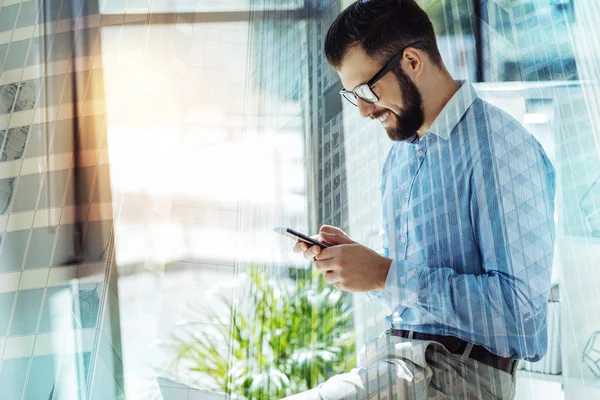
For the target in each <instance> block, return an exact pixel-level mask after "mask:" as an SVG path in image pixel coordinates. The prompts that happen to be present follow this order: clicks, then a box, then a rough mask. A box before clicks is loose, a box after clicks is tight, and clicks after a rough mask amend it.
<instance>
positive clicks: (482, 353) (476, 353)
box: [387, 329, 519, 375]
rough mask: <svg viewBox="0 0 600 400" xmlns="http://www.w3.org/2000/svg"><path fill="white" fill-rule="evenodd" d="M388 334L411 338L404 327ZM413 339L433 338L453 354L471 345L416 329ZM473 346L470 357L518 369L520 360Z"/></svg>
mask: <svg viewBox="0 0 600 400" xmlns="http://www.w3.org/2000/svg"><path fill="white" fill-rule="evenodd" d="M387 334H388V335H392V336H401V337H404V338H411V331H407V330H404V329H388V330H387ZM412 339H416V340H432V341H434V342H438V343H441V344H443V345H444V347H445V348H446V349H448V351H449V352H451V353H453V354H464V352H465V350H466V349H467V347H468V346H469V342H465V341H464V340H462V339H459V338H457V337H454V336H442V335H432V334H428V333H420V332H414V331H412ZM472 346H473V347H472V348H471V351H470V353H469V357H470V358H472V359H473V360H476V361H479V362H482V363H484V364H486V365H489V366H490V367H493V368H496V369H499V370H501V371H504V372H508V373H509V374H511V375H512V374H513V372H514V371H515V370H516V369H517V363H518V362H519V360H515V359H513V358H504V357H500V356H497V355H495V354H493V353H490V352H489V351H488V350H487V349H486V348H485V347H481V346H478V345H472Z"/></svg>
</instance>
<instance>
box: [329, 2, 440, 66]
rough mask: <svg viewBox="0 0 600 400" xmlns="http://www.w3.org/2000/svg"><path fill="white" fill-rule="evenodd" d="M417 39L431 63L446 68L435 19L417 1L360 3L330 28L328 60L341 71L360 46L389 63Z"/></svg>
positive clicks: (369, 53) (342, 15)
mask: <svg viewBox="0 0 600 400" xmlns="http://www.w3.org/2000/svg"><path fill="white" fill-rule="evenodd" d="M417 40H421V41H422V42H423V44H424V47H423V51H425V53H427V55H428V56H429V58H430V59H431V61H432V62H433V63H434V64H435V65H436V66H437V67H439V68H442V67H443V62H442V57H441V55H440V52H439V50H438V47H437V42H436V39H435V32H434V30H433V25H432V24H431V20H430V19H429V17H428V16H427V14H426V13H425V11H423V9H421V7H419V5H418V4H417V3H416V2H415V1H414V0H359V1H356V2H354V3H352V4H351V5H349V6H348V7H347V8H346V9H345V10H344V11H342V12H341V13H340V15H338V16H337V17H336V18H335V20H334V21H333V23H332V24H331V26H330V27H329V30H328V31H327V36H326V37H325V46H324V47H325V57H327V61H328V62H329V64H330V65H331V66H332V67H333V68H336V69H337V68H339V67H340V65H341V63H342V60H343V59H344V57H345V55H346V52H347V51H348V49H349V48H351V47H353V46H354V45H356V44H360V45H361V46H362V48H363V49H364V51H365V52H366V53H367V55H368V56H369V57H371V58H373V59H376V60H379V61H381V62H387V61H388V60H390V59H391V58H392V57H394V56H395V55H396V54H398V52H399V51H400V50H402V48H403V47H405V46H407V45H409V44H411V43H412V42H415V41H417Z"/></svg>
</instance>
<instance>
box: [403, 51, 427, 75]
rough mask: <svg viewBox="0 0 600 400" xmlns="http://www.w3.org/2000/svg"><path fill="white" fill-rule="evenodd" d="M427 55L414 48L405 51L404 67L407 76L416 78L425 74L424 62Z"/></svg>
mask: <svg viewBox="0 0 600 400" xmlns="http://www.w3.org/2000/svg"><path fill="white" fill-rule="evenodd" d="M424 57H425V55H424V54H423V53H422V52H421V51H419V50H417V49H413V48H412V47H409V48H407V49H406V50H404V56H403V57H402V67H403V68H404V71H405V72H406V74H407V75H409V76H411V77H412V78H416V77H418V76H419V75H421V74H422V73H423V61H424Z"/></svg>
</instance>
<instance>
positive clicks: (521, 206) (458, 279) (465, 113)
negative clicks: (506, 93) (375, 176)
mask: <svg viewBox="0 0 600 400" xmlns="http://www.w3.org/2000/svg"><path fill="white" fill-rule="evenodd" d="M459 84H461V87H460V89H459V90H458V92H456V93H455V94H454V96H453V97H452V98H451V99H450V101H449V102H448V103H447V104H446V106H445V107H444V109H443V110H442V112H441V113H440V115H439V116H438V117H437V118H436V120H435V122H434V123H433V125H432V126H431V128H430V129H429V131H428V132H427V134H426V135H424V136H423V137H422V138H420V139H419V138H418V137H417V136H416V135H415V136H414V137H413V138H412V139H411V140H408V141H406V142H395V143H394V144H393V145H392V148H391V149H390V152H389V154H388V156H387V159H386V161H385V164H384V167H383V173H382V181H381V187H380V188H381V196H382V206H383V208H382V230H381V235H382V243H383V249H382V250H380V253H381V254H382V255H384V256H386V257H388V258H391V259H392V260H393V261H392V264H391V267H390V270H389V273H388V276H387V281H386V288H385V290H376V291H372V292H369V293H367V295H368V297H370V298H372V299H374V300H380V301H384V302H386V303H387V304H388V306H389V307H390V310H391V314H390V315H389V316H388V317H387V318H388V321H389V323H390V326H392V327H394V328H396V329H406V330H414V331H416V332H422V333H431V334H438V335H450V336H456V337H459V338H461V339H463V340H465V341H468V342H471V343H474V344H478V345H481V346H483V347H485V348H487V349H488V350H489V351H491V352H492V353H495V354H497V355H499V356H502V357H512V358H518V359H523V358H524V359H526V360H530V361H536V360H539V359H540V358H541V357H542V356H543V355H544V354H545V353H546V348H547V332H546V309H547V308H546V307H547V300H548V294H549V291H550V274H551V268H552V259H553V250H554V193H555V176H554V169H553V167H552V164H551V163H550V161H549V160H548V157H547V156H546V154H545V152H544V150H543V149H542V147H541V145H540V144H539V143H538V141H537V140H536V139H535V138H534V137H533V136H532V135H531V134H530V133H529V132H527V130H525V128H524V127H523V126H522V125H520V124H519V123H518V122H517V121H516V120H515V119H514V118H512V117H511V116H509V115H508V114H507V113H505V112H504V111H502V110H500V109H498V108H496V107H494V106H492V105H490V104H489V103H486V102H485V101H483V100H481V99H480V98H478V97H477V94H476V93H475V90H474V89H473V87H472V86H471V85H470V84H469V83H462V82H459Z"/></svg>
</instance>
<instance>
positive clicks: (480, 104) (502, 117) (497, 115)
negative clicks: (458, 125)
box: [467, 97, 539, 147]
mask: <svg viewBox="0 0 600 400" xmlns="http://www.w3.org/2000/svg"><path fill="white" fill-rule="evenodd" d="M467 114H468V116H467V118H468V119H470V121H467V125H468V126H473V127H475V132H474V133H475V134H476V135H477V136H478V137H479V141H480V142H482V141H483V142H490V144H492V145H493V146H494V147H495V146H509V147H514V146H518V145H521V144H529V145H534V146H535V147H537V146H539V142H538V140H537V139H536V138H535V136H533V135H532V134H531V132H529V131H528V130H527V129H526V128H525V127H524V126H523V124H521V122H519V121H518V120H517V119H516V118H515V117H513V116H512V115H510V114H509V113H508V112H506V111H505V110H503V109H501V108H500V107H497V106H495V105H493V104H491V103H489V102H487V101H485V100H483V99H481V98H479V97H478V98H477V99H475V101H473V103H472V104H471V107H469V110H468V111H467ZM470 133H473V132H470Z"/></svg>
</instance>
